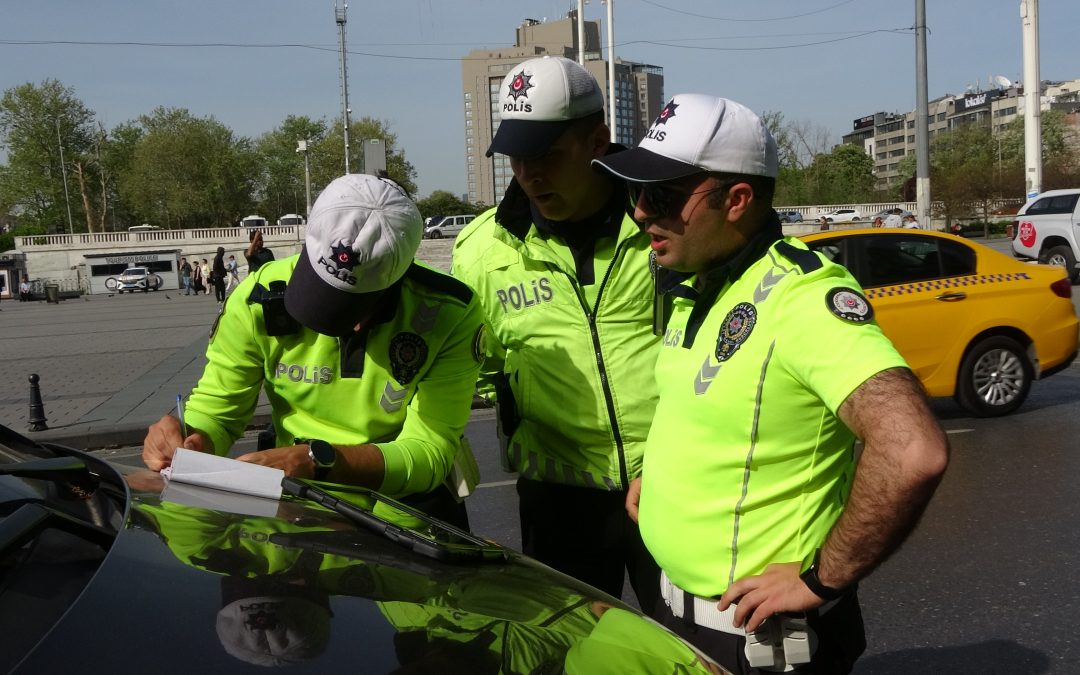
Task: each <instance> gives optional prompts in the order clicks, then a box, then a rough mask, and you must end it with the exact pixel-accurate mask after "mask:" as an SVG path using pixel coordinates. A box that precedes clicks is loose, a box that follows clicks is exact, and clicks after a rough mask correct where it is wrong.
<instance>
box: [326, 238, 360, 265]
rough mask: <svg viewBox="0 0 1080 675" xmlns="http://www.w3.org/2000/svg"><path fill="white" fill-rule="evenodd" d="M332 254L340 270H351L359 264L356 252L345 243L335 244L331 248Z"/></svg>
mask: <svg viewBox="0 0 1080 675" xmlns="http://www.w3.org/2000/svg"><path fill="white" fill-rule="evenodd" d="M330 254H331V256H332V257H333V259H334V262H335V263H336V264H337V266H338V269H341V268H344V269H347V270H351V269H352V268H354V267H356V263H357V262H358V261H357V259H356V251H354V250H352V249H351V248H349V247H348V246H346V245H345V244H344V243H341V244H334V245H333V246H331V247H330Z"/></svg>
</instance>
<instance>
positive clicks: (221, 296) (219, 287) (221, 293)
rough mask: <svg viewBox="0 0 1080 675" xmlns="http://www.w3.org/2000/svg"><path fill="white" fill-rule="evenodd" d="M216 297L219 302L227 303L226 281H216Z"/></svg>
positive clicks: (222, 279)
mask: <svg viewBox="0 0 1080 675" xmlns="http://www.w3.org/2000/svg"><path fill="white" fill-rule="evenodd" d="M214 296H215V297H216V298H217V301H218V302H225V279H224V278H221V279H214Z"/></svg>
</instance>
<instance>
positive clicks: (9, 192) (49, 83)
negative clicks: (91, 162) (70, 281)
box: [0, 80, 94, 231]
mask: <svg viewBox="0 0 1080 675" xmlns="http://www.w3.org/2000/svg"><path fill="white" fill-rule="evenodd" d="M93 139H94V113H93V111H91V110H90V109H88V108H87V107H86V106H85V105H83V103H82V101H80V100H78V98H76V97H75V93H74V91H73V90H72V89H70V88H68V87H64V86H63V85H62V84H60V82H58V81H56V80H45V81H44V82H42V83H41V85H39V86H38V85H33V84H30V83H26V84H22V85H19V86H16V87H12V88H11V89H8V90H6V91H5V92H4V94H3V96H2V97H0V145H3V146H4V147H5V148H6V150H7V165H6V166H4V167H2V170H0V208H3V209H4V211H5V212H7V213H12V212H13V213H17V214H18V215H19V219H20V221H21V222H22V223H25V224H28V225H31V226H33V227H35V228H38V229H40V230H41V231H61V230H62V231H66V230H67V208H66V202H65V197H64V173H65V171H67V172H68V174H69V175H68V179H69V201H70V204H71V210H72V220H73V224H74V226H75V230H76V231H79V230H85V229H86V225H85V218H84V214H83V209H82V204H83V201H82V200H81V199H80V198H79V195H78V193H77V192H73V191H71V187H72V183H71V182H70V181H71V179H72V176H71V175H70V174H71V171H72V167H73V163H74V162H80V161H82V160H83V159H84V158H85V157H86V155H87V154H88V153H89V152H90V149H91V146H92V145H93ZM61 145H62V146H63V155H64V166H63V167H61V162H60V155H61Z"/></svg>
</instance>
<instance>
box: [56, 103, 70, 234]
mask: <svg viewBox="0 0 1080 675" xmlns="http://www.w3.org/2000/svg"><path fill="white" fill-rule="evenodd" d="M56 145H57V146H59V148H60V173H61V174H62V175H63V176H64V204H66V205H67V214H68V234H69V235H70V234H75V228H74V226H72V224H71V196H70V195H69V194H68V184H67V166H65V165H64V141H63V140H62V139H61V138H60V118H59V117H57V118H56Z"/></svg>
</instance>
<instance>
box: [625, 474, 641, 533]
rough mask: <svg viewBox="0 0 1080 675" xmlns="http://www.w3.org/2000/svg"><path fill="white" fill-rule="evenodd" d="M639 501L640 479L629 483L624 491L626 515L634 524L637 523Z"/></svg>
mask: <svg viewBox="0 0 1080 675" xmlns="http://www.w3.org/2000/svg"><path fill="white" fill-rule="evenodd" d="M639 501H641V478H640V477H638V478H635V479H634V480H632V481H630V487H628V488H627V489H626V515H628V516H630V520H632V521H634V522H635V523H636V522H637V521H638V520H637V519H638V502H639Z"/></svg>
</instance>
